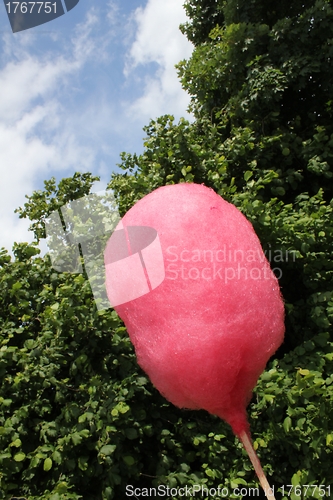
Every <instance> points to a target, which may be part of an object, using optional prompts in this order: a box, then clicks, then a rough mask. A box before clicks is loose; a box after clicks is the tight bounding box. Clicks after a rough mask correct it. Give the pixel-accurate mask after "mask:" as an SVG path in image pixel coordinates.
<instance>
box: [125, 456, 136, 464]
mask: <svg viewBox="0 0 333 500" xmlns="http://www.w3.org/2000/svg"><path fill="white" fill-rule="evenodd" d="M123 460H124V462H125V464H126V465H128V466H129V467H131V466H132V465H134V464H135V459H134V458H133V457H132V456H131V455H125V456H124V457H123Z"/></svg>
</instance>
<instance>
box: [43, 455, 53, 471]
mask: <svg viewBox="0 0 333 500" xmlns="http://www.w3.org/2000/svg"><path fill="white" fill-rule="evenodd" d="M52 465H53V463H52V460H51V458H46V459H45V460H44V465H43V470H45V472H48V471H49V470H51V469H52Z"/></svg>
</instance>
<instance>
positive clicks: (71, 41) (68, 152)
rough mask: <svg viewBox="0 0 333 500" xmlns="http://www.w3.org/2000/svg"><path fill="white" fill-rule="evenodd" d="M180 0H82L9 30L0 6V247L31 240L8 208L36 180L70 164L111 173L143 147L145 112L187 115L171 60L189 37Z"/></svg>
mask: <svg viewBox="0 0 333 500" xmlns="http://www.w3.org/2000/svg"><path fill="white" fill-rule="evenodd" d="M182 4H183V0H167V1H166V0H126V1H125V2H124V1H121V0H111V1H106V2H101V1H97V0H80V2H79V4H78V5H77V6H76V7H75V8H74V9H72V10H71V11H70V12H68V13H67V14H65V15H64V16H61V17H59V18H58V19H55V20H53V21H51V22H50V23H47V24H44V25H41V26H38V27H36V28H32V29H29V30H26V31H22V32H18V33H14V34H13V33H12V31H11V27H10V24H9V20H8V18H7V15H6V10H5V7H4V4H0V37H1V52H0V175H1V177H0V179H1V183H0V218H1V229H2V230H1V233H0V234H1V236H0V247H1V246H4V247H5V248H7V249H8V250H10V249H11V247H12V244H13V242H14V241H31V240H32V235H31V234H30V233H29V232H28V231H27V227H28V225H29V223H28V222H27V221H21V220H19V219H18V216H17V214H15V213H14V210H15V208H17V207H19V206H22V205H23V204H24V202H25V195H26V194H28V195H29V194H31V193H32V192H33V190H35V189H40V188H42V187H43V181H44V180H45V179H49V178H50V177H52V176H55V177H56V178H57V179H58V180H60V179H61V178H62V177H68V176H71V175H73V173H74V172H75V171H81V172H92V173H93V174H96V175H99V176H100V177H101V183H100V184H99V185H96V186H95V190H98V189H103V188H104V187H105V185H106V183H107V182H108V180H109V179H110V175H111V173H112V172H113V171H116V170H117V166H116V164H117V163H119V162H120V157H119V154H120V153H121V152H122V151H126V152H128V153H134V152H136V153H141V152H142V150H143V138H144V132H143V130H142V127H143V126H144V125H147V124H148V123H149V120H150V118H156V117H158V116H160V115H162V114H165V113H168V114H173V115H174V116H175V118H176V119H177V120H178V119H179V118H180V117H181V116H185V117H187V118H188V115H187V112H186V109H187V106H188V104H189V97H188V95H187V94H186V93H185V92H184V91H183V90H182V88H181V85H180V83H179V81H178V79H177V74H176V70H175V69H174V65H175V64H176V63H177V62H178V61H179V60H181V59H184V58H188V57H189V56H190V54H191V51H192V45H191V44H190V43H189V42H188V41H187V39H186V37H184V36H183V35H182V34H181V33H180V31H179V24H180V23H182V22H184V21H185V20H186V17H185V12H184V9H183V7H182Z"/></svg>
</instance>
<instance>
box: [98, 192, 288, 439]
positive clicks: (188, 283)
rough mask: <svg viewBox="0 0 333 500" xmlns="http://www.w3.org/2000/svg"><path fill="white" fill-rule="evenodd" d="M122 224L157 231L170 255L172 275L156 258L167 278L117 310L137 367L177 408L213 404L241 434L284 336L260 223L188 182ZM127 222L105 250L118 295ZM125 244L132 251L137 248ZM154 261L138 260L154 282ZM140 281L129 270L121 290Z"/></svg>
mask: <svg viewBox="0 0 333 500" xmlns="http://www.w3.org/2000/svg"><path fill="white" fill-rule="evenodd" d="M122 225H123V227H124V228H125V229H126V228H129V227H135V226H136V227H141V226H144V227H150V228H153V229H155V230H156V231H157V235H158V239H159V243H160V249H161V255H162V256H163V259H162V263H163V260H164V273H165V274H164V279H163V276H162V278H161V270H160V269H159V270H157V266H158V262H159V261H158V259H157V260H156V276H159V280H160V281H161V283H160V284H158V285H156V286H155V287H154V286H150V291H148V293H147V290H146V291H144V290H143V291H142V295H141V296H138V297H137V298H134V299H132V300H130V301H128V302H125V303H122V304H120V305H117V306H116V307H115V309H116V311H117V313H118V314H119V316H120V317H121V318H122V320H123V321H124V323H125V325H126V327H127V330H128V333H129V335H130V338H131V341H132V342H133V344H134V346H135V351H136V354H137V359H138V363H139V364H140V366H141V367H142V368H143V370H144V371H145V372H146V373H147V374H148V376H149V377H150V379H151V381H152V383H153V384H154V385H155V387H156V388H157V389H158V390H159V391H160V392H161V394H162V395H163V396H165V398H166V399H168V400H169V401H171V402H172V403H173V404H174V405H176V406H178V407H180V408H188V409H205V410H207V411H208V412H210V413H212V414H215V415H218V416H220V417H221V418H222V419H224V420H225V421H227V422H228V423H229V424H230V425H231V426H232V428H233V431H234V432H235V433H236V434H237V435H239V434H240V433H241V432H243V431H246V432H248V424H247V416H246V406H247V404H248V403H249V401H250V398H251V394H252V390H253V388H254V386H255V385H256V382H257V379H258V377H259V375H260V374H261V373H262V371H263V370H264V368H265V365H266V363H267V361H268V359H269V358H270V357H271V356H272V354H273V353H274V352H275V351H276V349H277V348H278V347H279V346H280V344H281V343H282V341H283V335H284V306H283V301H282V299H281V294H280V289H279V284H278V281H277V279H276V277H275V275H274V274H273V272H272V271H271V269H270V265H269V262H268V261H267V259H266V257H265V255H264V253H263V251H262V248H261V245H260V242H259V240H258V237H257V236H256V234H255V232H254V230H253V227H252V225H251V224H250V223H249V222H248V221H247V219H246V218H245V217H244V216H243V215H242V214H241V212H240V211H239V210H238V209H237V208H236V207H235V206H233V205H232V204H230V203H228V202H226V201H225V200H223V199H222V198H221V197H220V196H219V195H217V194H216V193H215V192H214V191H213V190H212V189H209V188H207V187H205V186H203V185H198V184H188V183H184V184H177V185H170V186H164V187H161V188H159V189H157V190H156V191H153V192H152V193H150V194H148V195H147V196H145V197H144V198H143V199H141V200H140V201H139V202H137V203H136V204H135V205H134V206H133V207H132V208H131V209H130V210H129V211H128V212H127V213H126V215H125V216H124V217H123V219H122ZM121 227H122V226H119V228H118V231H115V233H114V234H113V235H112V237H111V238H110V240H109V242H108V245H107V248H106V251H105V264H106V288H107V291H108V294H109V290H110V295H111V288H112V287H113V288H114V287H115V286H116V285H117V282H115V277H114V275H113V272H112V269H114V268H112V266H111V264H110V262H114V261H115V258H114V255H112V253H114V248H115V247H114V245H112V241H113V242H115V241H116V240H115V238H116V237H117V234H116V233H118V236H119V235H120V232H119V230H121ZM115 235H116V236H115ZM152 238H153V237H152ZM156 242H157V239H156V240H155V243H154V244H156ZM127 243H128V251H129V255H131V254H133V255H134V253H135V251H137V250H138V249H137V248H136V249H134V250H133V249H131V248H130V246H131V244H130V241H129V240H127ZM154 248H155V247H154ZM156 248H157V247H156ZM141 257H142V256H141ZM120 258H121V252H120ZM133 258H134V257H133ZM149 258H150V257H149V255H148V254H147V255H146V257H144V258H143V259H142V258H141V261H140V260H138V261H137V262H138V265H140V266H141V263H142V265H144V264H143V263H144V261H145V259H146V263H147V265H148V267H147V266H146V269H144V271H145V277H146V278H147V281H148V282H149V277H150V276H153V274H152V272H151V269H152V267H153V264H154V262H155V261H154V260H152V261H151V264H150V268H149V263H148V260H149ZM118 259H119V256H118ZM138 259H139V258H138ZM152 263H153V264H152ZM157 271H158V272H157ZM136 278H137V277H136V275H135V273H134V272H128V273H127V274H126V272H124V273H123V275H122V280H123V281H122V285H121V286H122V287H123V289H125V290H126V289H128V290H130V289H132V288H133V286H134V285H133V281H135V279H136ZM118 279H119V276H118ZM141 279H142V277H141ZM144 279H145V278H144ZM156 283H159V282H158V281H157V282H156ZM126 287H127V288H126ZM112 293H114V292H112ZM109 298H110V297H109ZM110 300H111V299H110ZM111 305H112V302H111Z"/></svg>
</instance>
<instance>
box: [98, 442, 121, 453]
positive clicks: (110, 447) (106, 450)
mask: <svg viewBox="0 0 333 500" xmlns="http://www.w3.org/2000/svg"><path fill="white" fill-rule="evenodd" d="M116 448H117V446H116V445H115V444H106V445H104V446H102V448H101V449H100V450H99V452H100V453H101V454H102V455H107V456H108V455H112V453H114V451H115V449H116Z"/></svg>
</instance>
